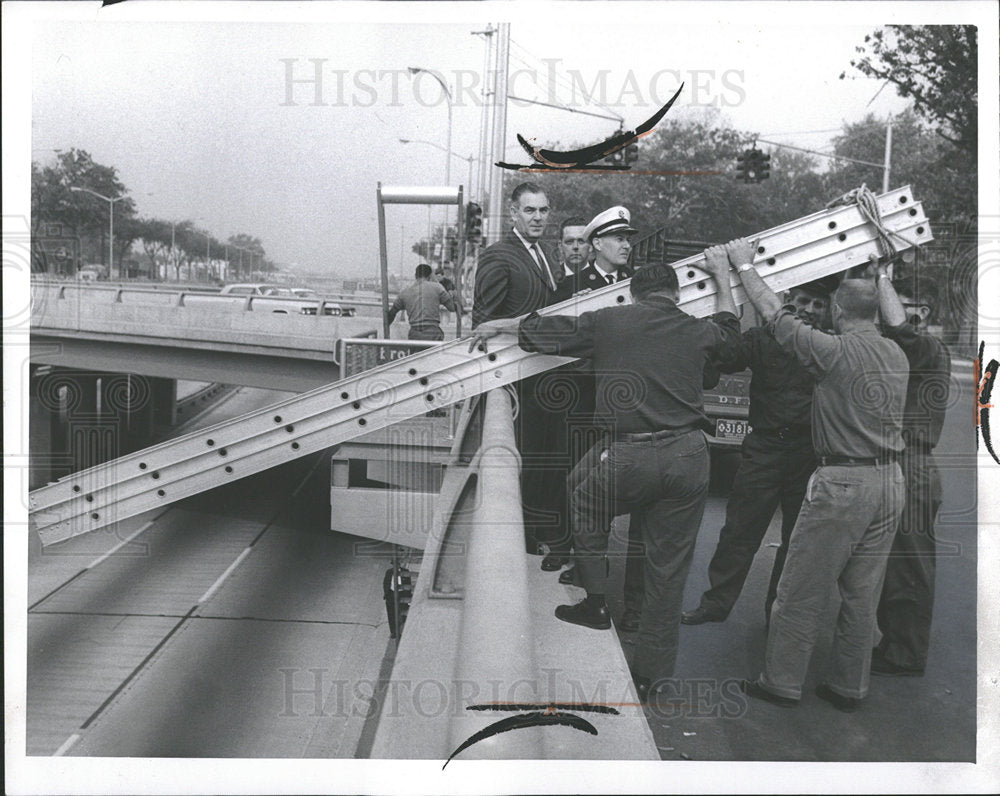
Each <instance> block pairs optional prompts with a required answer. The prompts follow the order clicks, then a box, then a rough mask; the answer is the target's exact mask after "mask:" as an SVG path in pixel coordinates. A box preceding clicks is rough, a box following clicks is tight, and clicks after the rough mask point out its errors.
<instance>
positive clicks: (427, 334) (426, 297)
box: [388, 263, 455, 340]
mask: <svg viewBox="0 0 1000 796" xmlns="http://www.w3.org/2000/svg"><path fill="white" fill-rule="evenodd" d="M431 275H432V271H431V267H430V266H429V265H427V263H420V265H418V266H417V268H416V270H415V271H414V276H415V277H416V281H415V282H413V283H412V284H411V285H409V286H408V287H405V288H403V290H401V291H400V292H399V295H398V296H397V297H396V300H395V301H394V302H393V303H392V306H391V307H390V308H389V312H388V319H389V323H390V324H391V323H392V322H393V321H394V320H396V315H398V314H399V313H400V312H401V311H403V310H405V311H406V320H407V321H408V322H409V324H410V331H409V333H408V335H407V337H408V338H409V339H410V340H444V332H443V331H441V307H444V308H445V309H447V310H449V311H454V309H455V302H454V300H453V299H452V297H451V293H449V292H448V291H447V290H445V289H444V288H443V287H442V286H441V285H439V284H438V283H437V282H435V281H434V280H433V279H431Z"/></svg>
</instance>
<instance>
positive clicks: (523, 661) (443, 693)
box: [371, 389, 659, 764]
mask: <svg viewBox="0 0 1000 796" xmlns="http://www.w3.org/2000/svg"><path fill="white" fill-rule="evenodd" d="M451 458H452V463H451V464H450V465H449V468H448V471H447V473H446V475H445V479H444V483H443V485H442V489H441V494H440V498H439V501H438V509H437V512H436V514H435V518H434V523H433V529H432V532H431V534H430V535H429V536H428V540H427V547H426V548H425V550H424V557H423V562H422V564H421V567H420V573H419V575H418V577H417V582H416V583H415V584H414V589H413V599H412V604H411V607H410V609H409V616H408V618H407V620H406V624H405V626H404V627H403V630H402V638H401V639H400V641H399V647H398V650H397V653H396V660H395V665H394V667H393V671H392V676H391V680H390V682H389V685H388V689H387V693H386V695H385V702H384V704H383V706H382V710H381V713H380V716H379V723H378V727H377V728H376V732H375V740H374V742H373V746H372V751H371V756H372V757H376V758H380V757H396V758H400V757H402V758H429V759H438V760H442V761H444V760H446V759H448V757H449V756H450V755H451V754H452V753H453V752H455V750H456V749H458V748H459V747H460V746H462V745H463V743H465V742H466V741H468V740H469V739H471V738H473V737H474V736H475V735H476V733H479V732H481V731H482V730H484V729H485V728H487V727H488V726H489V725H492V724H494V723H495V722H497V721H499V720H502V719H505V718H510V717H512V716H517V715H521V716H526V715H528V713H530V712H531V711H537V713H538V714H542V713H544V712H545V710H546V708H547V707H548V706H550V705H553V704H563V707H560V708H558V709H559V710H563V711H568V712H572V708H571V707H565V704H564V703H571V702H580V701H584V700H587V699H588V698H589V699H591V700H594V699H597V700H600V703H601V707H602V708H607V710H606V711H602V712H590V711H588V712H585V713H583V714H582V716H580V715H576V716H575V717H576V718H585V719H586V721H587V722H589V723H590V724H591V725H592V726H593V727H594V728H595V729H596V730H597V731H598V736H597V737H595V736H594V735H591V734H587V733H583V732H572V731H570V730H569V729H567V728H566V727H552V726H544V727H542V726H529V727H526V728H523V729H517V730H516V731H511V732H501V733H499V734H496V735H493V736H492V737H489V738H484V739H483V740H481V741H479V742H477V743H473V744H471V745H470V746H469V747H468V748H466V749H464V750H463V751H462V752H461V753H460V754H459V755H457V757H456V763H458V761H462V760H470V759H494V760H495V759H590V758H603V759H609V758H610V759H647V760H657V759H659V755H658V754H657V751H656V745H655V742H654V741H653V737H652V733H651V732H650V730H649V727H648V726H647V724H646V720H645V717H644V716H643V714H642V712H641V709H640V708H639V706H638V704H637V702H636V698H635V693H634V691H633V690H632V686H631V682H630V678H629V675H628V669H627V666H626V664H625V660H624V656H623V654H622V651H621V647H620V645H619V642H618V638H617V636H616V635H615V634H614V633H613V632H610V631H609V632H601V631H592V630H587V629H583V628H578V627H576V626H573V625H567V624H565V623H563V622H560V621H559V620H557V619H555V617H554V616H553V615H552V605H551V604H550V601H552V600H553V599H555V598H556V597H555V595H554V594H553V593H551V590H552V589H560V590H563V591H565V590H566V589H568V588H569V587H564V586H559V585H558V583H557V582H556V579H555V578H554V577H553V576H552V574H551V573H543V572H541V571H540V570H538V567H537V560H536V559H534V558H529V556H528V555H527V553H526V552H525V549H524V526H523V519H522V508H521V496H520V485H519V477H518V476H519V466H520V457H519V455H518V452H517V448H516V445H515V441H514V427H513V422H512V413H511V400H510V396H509V393H508V392H507V390H505V389H494V390H492V391H490V392H489V393H487V394H486V396H485V397H484V398H481V399H473V400H472V401H470V402H469V404H468V405H467V406H466V408H465V410H464V411H463V413H462V419H461V423H460V427H459V434H458V435H457V436H456V440H455V445H454V447H453V448H452V455H451ZM540 585H541V588H540ZM539 606H542V607H541V609H540V608H539ZM524 705H529V706H530V707H529V708H527V709H525V708H523V706H524ZM526 710H527V711H528V712H527V713H526V712H525V711H526ZM459 764H460V763H459Z"/></svg>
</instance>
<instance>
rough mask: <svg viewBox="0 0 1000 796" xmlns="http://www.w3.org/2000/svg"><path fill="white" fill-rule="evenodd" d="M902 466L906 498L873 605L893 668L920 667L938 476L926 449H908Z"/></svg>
mask: <svg viewBox="0 0 1000 796" xmlns="http://www.w3.org/2000/svg"><path fill="white" fill-rule="evenodd" d="M901 464H902V467H903V477H904V479H905V481H906V502H905V503H904V505H903V517H902V519H901V520H900V523H899V529H898V530H897V532H896V539H895V541H893V544H892V550H891V552H890V553H889V561H888V564H887V566H886V570H885V583H884V584H883V586H882V597H881V600H880V601H879V605H878V626H879V630H881V631H882V641H881V642H880V643H879V651H880V652H881V654H882V656H883V657H884V658H885V659H886V660H888V661H890V662H891V663H894V664H896V665H897V666H902V667H904V668H907V669H918V670H920V671H923V669H924V666H925V664H926V662H927V648H928V646H929V645H930V632H931V615H932V613H933V609H934V569H935V538H934V520H935V518H936V517H937V513H938V509H939V508H940V507H941V476H940V474H939V473H938V468H937V464H936V463H935V461H934V457H933V456H932V455H931V454H930V453H923V452H919V451H909V450H907V452H906V454H905V455H904V456H903V459H902V462H901Z"/></svg>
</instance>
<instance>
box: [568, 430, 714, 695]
mask: <svg viewBox="0 0 1000 796" xmlns="http://www.w3.org/2000/svg"><path fill="white" fill-rule="evenodd" d="M595 447H596V448H597V450H596V451H594V450H591V452H589V453H588V454H587V456H586V457H584V461H581V462H580V464H579V465H577V469H575V470H574V473H573V475H571V482H572V483H574V484H575V487H574V489H573V492H572V494H571V495H570V511H571V517H572V522H573V544H574V547H575V548H576V560H577V567H578V569H579V573H580V578H581V581H582V583H583V586H584V588H585V589H586V590H587V593H588V594H605V592H606V589H607V558H606V553H607V549H608V535H609V530H610V525H611V520H612V518H613V517H614V515H615V514H618V513H624V512H625V511H628V512H629V513H630V514H631V515H632V516H631V522H632V524H633V525H634V526H637V529H638V531H639V538H641V539H642V541H643V543H644V545H645V558H644V571H643V574H644V579H643V580H644V589H643V592H644V594H643V605H642V614H641V618H640V622H639V632H638V634H637V636H636V644H635V657H634V659H633V662H632V671H633V673H634V674H635V675H636V676H639V677H648V678H649V679H650V680H653V681H655V680H658V679H661V678H666V677H670V676H671V675H672V674H673V669H674V662H675V660H676V658H677V634H678V627H679V623H680V613H681V597H682V595H683V592H684V581H685V580H686V578H687V573H688V569H689V568H690V566H691V557H692V554H693V552H694V544H695V539H696V538H697V536H698V527H699V526H700V525H701V518H702V515H703V513H704V510H705V500H706V498H707V496H708V447H707V445H706V443H705V437H704V434H703V433H702V432H701V431H689V432H684V433H680V434H677V435H673V436H668V437H666V438H664V439H659V440H652V441H648V442H625V441H617V442H613V443H611V444H603V443H602V444H600V445H598V446H595ZM605 448H606V449H607V455H606V456H603V458H602V450H603V449H605ZM595 456H596V458H597V462H598V463H597V464H596V466H591V467H589V469H585V468H586V467H587V465H588V464H589V463H590V462H592V461H593V460H594V457H595Z"/></svg>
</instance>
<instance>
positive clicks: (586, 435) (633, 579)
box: [553, 418, 646, 613]
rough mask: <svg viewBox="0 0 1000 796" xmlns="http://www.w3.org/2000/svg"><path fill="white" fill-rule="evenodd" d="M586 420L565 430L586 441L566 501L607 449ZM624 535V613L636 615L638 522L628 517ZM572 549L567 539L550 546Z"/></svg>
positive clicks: (641, 555)
mask: <svg viewBox="0 0 1000 796" xmlns="http://www.w3.org/2000/svg"><path fill="white" fill-rule="evenodd" d="M587 421H588V422H587V423H581V424H580V426H579V427H578V428H577V427H575V425H574V424H573V423H571V424H570V427H569V428H570V433H571V434H575V439H576V440H578V441H584V440H586V441H588V442H589V447H588V448H586V449H585V450H584V451H583V452H582V453H581V454H580V455H579V456H577V457H576V459H575V461H576V464H575V465H574V467H573V470H572V472H571V473H570V475H569V479H568V481H567V483H566V493H567V496H568V497H569V499H570V501H572V499H573V492H574V490H575V489H576V488H577V487H578V486H579V485H580V483H581V482H582V481H583V479H584V478H586V476H587V474H588V473H589V472H590V471H591V469H593V468H594V467H596V466H597V465H598V464H600V457H601V454H602V453H603V452H604V451H605V450H606V449H607V448H608V444H607V442H605V441H604V438H605V437H606V433H605V432H603V431H602V430H601V429H600V428H597V427H595V426H593V425H590V424H589V421H590V418H587ZM577 432H578V433H577ZM570 447H571V450H573V451H574V452H575V451H576V448H575V446H574V444H573V441H572V440H571V444H570ZM621 513H622V511H621V510H620V509H618V508H617V507H615V506H612V507H611V516H613V517H617V516H618V515H619V514H621ZM569 516H572V514H571V513H570V515H569ZM626 533H627V534H628V540H627V541H626V543H625V582H624V593H625V610H626V611H635V612H637V613H638V612H639V611H641V610H642V593H643V589H644V586H643V561H644V559H645V557H646V546H645V545H644V544H643V542H642V530H641V529H640V527H639V523H637V522H632V520H631V517H630V518H629V523H628V530H627V531H626ZM572 546H573V543H572V536H571V537H570V539H569V540H568V541H566V542H565V544H562V543H560V545H559V547H558V548H556V547H553V552H559V553H563V554H564V555H567V556H568V555H570V551H571V549H572Z"/></svg>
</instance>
